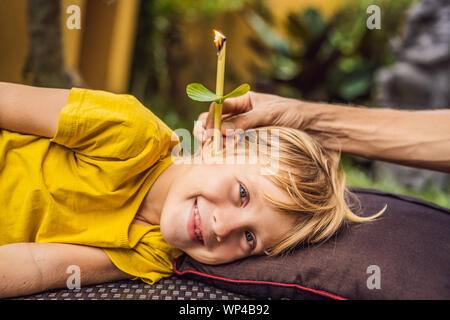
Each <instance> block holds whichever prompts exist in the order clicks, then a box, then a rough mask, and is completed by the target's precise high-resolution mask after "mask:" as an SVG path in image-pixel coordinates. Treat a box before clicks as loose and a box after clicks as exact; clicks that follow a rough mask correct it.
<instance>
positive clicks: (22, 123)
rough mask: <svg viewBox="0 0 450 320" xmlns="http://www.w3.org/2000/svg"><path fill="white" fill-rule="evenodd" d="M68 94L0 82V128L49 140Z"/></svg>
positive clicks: (64, 90)
mask: <svg viewBox="0 0 450 320" xmlns="http://www.w3.org/2000/svg"><path fill="white" fill-rule="evenodd" d="M69 92H70V90H67V89H53V88H39V87H33V86H26V85H21V84H14V83H7V82H0V128H2V129H7V130H10V131H15V132H20V133H25V134H34V135H39V136H43V137H49V138H52V137H53V136H54V135H55V133H56V129H57V127H58V118H59V113H60V110H61V109H62V108H63V107H64V106H65V105H66V102H67V98H68V96H69Z"/></svg>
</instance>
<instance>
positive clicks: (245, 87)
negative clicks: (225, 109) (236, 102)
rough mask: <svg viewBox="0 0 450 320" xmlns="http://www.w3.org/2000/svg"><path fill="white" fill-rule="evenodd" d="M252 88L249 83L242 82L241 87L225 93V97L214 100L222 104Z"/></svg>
mask: <svg viewBox="0 0 450 320" xmlns="http://www.w3.org/2000/svg"><path fill="white" fill-rule="evenodd" d="M249 90H250V85H249V84H247V83H244V84H241V85H240V86H239V87H237V88H236V89H234V90H233V91H231V92H230V93H229V94H227V95H224V96H223V97H220V98H217V99H215V100H214V101H215V102H216V103H218V104H221V103H223V102H224V101H225V99H228V98H236V97H240V96H242V95H244V94H246V93H247V92H248V91H249Z"/></svg>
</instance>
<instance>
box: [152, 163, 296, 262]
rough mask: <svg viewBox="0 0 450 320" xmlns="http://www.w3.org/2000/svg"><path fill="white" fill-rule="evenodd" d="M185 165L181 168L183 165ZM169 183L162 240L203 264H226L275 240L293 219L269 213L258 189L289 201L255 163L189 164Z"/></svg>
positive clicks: (271, 211) (262, 249)
mask: <svg viewBox="0 0 450 320" xmlns="http://www.w3.org/2000/svg"><path fill="white" fill-rule="evenodd" d="M184 165H185V164H184ZM185 166H186V170H185V171H184V172H185V173H184V174H183V175H181V176H179V177H178V178H177V179H176V180H175V181H174V182H173V183H172V185H171V187H170V190H169V193H168V197H167V200H166V202H165V203H164V205H163V208H162V214H161V220H160V226H161V232H162V234H163V236H164V239H165V240H166V241H167V242H168V243H170V244H171V245H173V246H175V247H177V248H179V249H181V250H182V251H184V252H186V253H187V254H188V255H190V256H191V257H193V258H194V259H196V260H197V261H200V262H202V263H207V264H220V263H226V262H231V261H234V260H237V259H240V258H244V257H247V256H250V255H258V254H263V253H264V250H265V249H267V248H269V247H270V246H272V245H274V244H276V243H277V242H278V241H279V240H281V239H282V238H283V237H284V235H285V234H286V232H287V231H288V230H290V229H291V228H292V226H293V223H294V217H292V216H288V215H286V214H282V213H279V212H276V211H274V210H273V209H272V208H271V207H270V206H269V205H268V201H267V200H265V199H264V197H263V190H264V191H266V192H268V193H269V194H271V195H272V196H273V197H275V198H276V199H279V200H280V201H283V202H285V203H292V200H291V199H290V197H289V195H288V194H287V193H286V192H285V191H283V190H281V189H279V188H278V187H276V186H275V185H274V184H273V183H272V182H271V181H270V180H268V179H267V178H265V177H264V176H263V175H261V171H260V166H259V165H257V164H192V165H185Z"/></svg>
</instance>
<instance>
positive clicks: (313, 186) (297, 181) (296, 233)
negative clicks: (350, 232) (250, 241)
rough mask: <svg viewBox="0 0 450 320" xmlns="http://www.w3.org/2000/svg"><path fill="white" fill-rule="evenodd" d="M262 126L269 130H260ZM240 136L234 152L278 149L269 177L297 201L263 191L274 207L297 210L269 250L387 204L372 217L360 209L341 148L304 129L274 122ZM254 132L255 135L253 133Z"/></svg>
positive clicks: (323, 235) (309, 239) (319, 237)
mask: <svg viewBox="0 0 450 320" xmlns="http://www.w3.org/2000/svg"><path fill="white" fill-rule="evenodd" d="M263 130H266V131H267V132H266V133H265V134H261V133H262V131H263ZM249 133H251V134H249ZM237 136H238V143H237V148H235V152H234V153H233V155H238V154H242V153H247V151H248V150H249V149H252V148H253V149H255V148H256V147H258V146H261V145H263V144H265V146H266V147H265V148H258V157H259V158H261V157H262V158H266V159H272V160H273V157H274V155H273V154H270V152H272V151H273V150H276V151H277V155H276V157H277V164H278V165H277V170H276V172H275V174H271V175H267V176H266V177H267V178H268V179H269V180H270V181H271V182H273V183H274V184H275V185H276V186H277V187H279V188H280V189H282V190H284V191H286V192H287V193H288V194H289V196H290V198H291V199H292V200H293V202H294V204H292V203H289V204H287V203H283V202H281V201H280V200H278V199H276V198H274V197H272V196H271V195H270V194H268V193H266V192H264V198H265V199H266V200H267V201H268V202H269V204H270V205H271V206H272V207H273V208H274V209H275V210H276V211H278V212H282V213H285V214H288V215H294V216H295V219H294V220H295V223H294V226H293V228H292V229H291V230H290V231H289V232H288V233H287V234H286V235H285V236H284V237H283V239H282V240H281V241H280V242H279V243H278V244H276V245H274V246H272V247H270V248H267V249H266V251H265V253H266V254H267V255H269V256H274V255H278V254H280V253H287V252H289V251H290V250H292V249H294V248H296V247H297V246H298V245H300V244H313V243H320V242H323V241H326V240H328V239H329V238H330V237H332V236H333V235H334V234H335V233H336V232H337V231H338V230H339V229H340V228H341V227H342V226H343V225H344V224H345V223H348V222H356V223H359V222H367V221H372V220H374V219H375V218H377V217H379V216H380V215H381V214H383V212H384V211H385V210H386V206H385V207H384V208H383V209H382V210H381V211H379V212H378V213H376V214H374V215H372V216H368V217H362V216H359V215H358V214H356V213H355V212H357V213H359V211H360V210H361V208H360V203H359V200H358V198H357V197H356V196H355V195H354V194H352V193H351V192H350V191H349V190H348V188H347V187H346V184H345V172H344V170H343V168H342V167H341V166H340V152H339V151H331V150H327V149H325V148H323V147H322V146H321V145H320V144H319V143H318V142H317V141H316V140H314V139H313V138H312V137H311V136H309V135H308V134H307V133H305V132H303V131H300V130H296V129H292V128H285V127H276V126H270V127H260V128H255V129H250V130H247V131H245V132H243V133H242V134H241V135H237ZM252 136H254V137H256V138H255V139H252V138H249V137H252ZM274 138H275V139H274ZM225 149H226V148H224V149H223V150H225ZM223 150H222V155H223ZM269 151H270V152H269ZM354 211H355V212H354Z"/></svg>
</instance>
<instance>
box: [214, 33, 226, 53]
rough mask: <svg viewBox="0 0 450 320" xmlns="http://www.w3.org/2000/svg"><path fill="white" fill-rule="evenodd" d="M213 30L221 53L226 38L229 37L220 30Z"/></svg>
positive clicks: (218, 51) (215, 42)
mask: <svg viewBox="0 0 450 320" xmlns="http://www.w3.org/2000/svg"><path fill="white" fill-rule="evenodd" d="M213 32H214V44H215V45H216V47H217V54H219V53H220V50H222V47H223V44H224V42H225V40H227V37H225V36H224V35H223V34H221V33H220V32H219V31H217V30H215V29H213Z"/></svg>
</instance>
